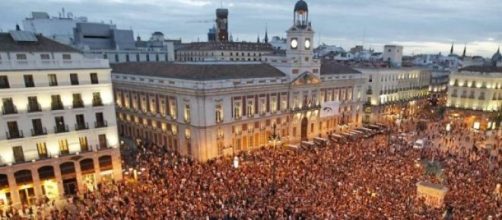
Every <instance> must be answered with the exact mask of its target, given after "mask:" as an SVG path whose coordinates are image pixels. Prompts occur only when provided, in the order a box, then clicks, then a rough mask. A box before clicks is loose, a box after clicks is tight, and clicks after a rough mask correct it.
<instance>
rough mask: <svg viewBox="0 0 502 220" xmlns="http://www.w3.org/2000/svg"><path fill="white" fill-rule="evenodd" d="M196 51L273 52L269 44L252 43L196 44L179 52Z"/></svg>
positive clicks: (188, 44)
mask: <svg viewBox="0 0 502 220" xmlns="http://www.w3.org/2000/svg"><path fill="white" fill-rule="evenodd" d="M185 50H196V51H211V50H223V51H272V50H273V48H272V45H270V44H268V43H251V42H194V43H187V44H182V45H181V47H180V48H179V49H178V50H177V51H185Z"/></svg>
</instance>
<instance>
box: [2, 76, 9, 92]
mask: <svg viewBox="0 0 502 220" xmlns="http://www.w3.org/2000/svg"><path fill="white" fill-rule="evenodd" d="M8 88H10V86H9V79H8V78H7V76H0V89H8Z"/></svg>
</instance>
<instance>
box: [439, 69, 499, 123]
mask: <svg viewBox="0 0 502 220" xmlns="http://www.w3.org/2000/svg"><path fill="white" fill-rule="evenodd" d="M446 105H447V107H449V108H450V110H451V111H450V112H452V114H458V115H463V116H465V117H463V118H465V120H466V123H467V124H468V125H469V126H470V127H472V128H475V129H495V128H499V127H500V121H496V120H494V118H495V116H496V115H497V114H500V112H501V111H502V68H501V67H495V66H469V67H465V68H462V69H460V70H459V71H457V72H454V73H453V74H451V75H450V83H449V84H448V101H447V103H446Z"/></svg>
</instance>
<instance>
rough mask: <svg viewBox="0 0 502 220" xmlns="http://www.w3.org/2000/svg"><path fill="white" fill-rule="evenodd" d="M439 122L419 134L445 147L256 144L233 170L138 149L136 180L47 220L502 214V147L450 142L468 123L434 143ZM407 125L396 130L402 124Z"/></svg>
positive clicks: (226, 162) (373, 141)
mask: <svg viewBox="0 0 502 220" xmlns="http://www.w3.org/2000/svg"><path fill="white" fill-rule="evenodd" d="M439 124H440V123H436V124H435V123H430V124H429V126H428V131H427V132H424V134H422V135H424V136H425V137H427V138H429V137H430V140H431V143H432V144H435V145H444V146H443V148H441V147H438V148H426V149H424V150H414V149H411V148H410V147H409V146H396V145H398V144H397V143H399V142H394V141H392V139H389V138H388V136H387V135H386V134H382V135H378V136H375V137H373V138H370V139H366V140H362V141H357V142H351V143H346V144H331V145H330V146H328V147H324V148H313V149H307V150H289V149H284V148H282V149H276V150H274V149H271V148H268V149H266V148H263V149H260V150H257V151H253V152H251V153H242V154H240V155H239V158H240V166H239V167H238V168H234V167H232V159H231V158H222V159H218V160H214V161H210V162H208V163H199V162H195V161H192V160H190V159H188V158H185V157H181V156H179V155H177V154H175V153H172V152H170V151H169V150H168V149H167V148H164V147H159V146H155V145H143V146H140V148H139V153H137V154H136V158H135V159H136V162H137V163H136V167H139V168H143V169H144V171H143V172H142V173H141V175H139V179H138V181H123V182H117V183H114V184H107V185H100V186H99V190H98V191H97V192H89V193H85V194H83V195H81V196H80V197H76V198H75V199H74V200H73V201H72V204H73V205H72V206H73V209H71V210H73V211H68V210H64V211H53V212H52V213H51V215H52V218H53V219H64V218H66V219H357V218H359V219H383V218H392V219H404V218H406V219H438V218H442V217H446V218H451V219H500V218H502V215H501V213H502V197H501V194H502V192H501V189H500V185H499V187H498V188H497V184H500V183H502V163H501V162H502V154H501V152H500V146H495V148H496V150H493V151H486V150H483V149H477V147H473V148H470V149H469V150H459V149H458V148H456V147H449V146H455V144H449V143H454V142H457V141H462V140H464V139H466V138H467V139H468V138H469V135H466V134H464V132H469V131H468V130H465V129H463V130H462V129H457V130H454V131H453V132H452V133H451V134H450V136H447V137H451V138H444V139H443V141H442V142H441V141H440V142H437V143H436V142H434V141H433V140H434V139H435V138H437V137H435V136H439V132H438V130H439V128H438V127H439ZM405 125H406V124H403V126H402V128H401V129H403V130H406V128H407V127H406V126H405ZM409 128H411V126H410V127H409ZM433 136H434V137H433ZM389 140H391V142H392V144H390V145H389V144H388V141H389ZM498 140H500V139H498ZM466 141H467V140H466ZM499 143H500V142H499ZM440 149H448V150H446V151H443V150H440ZM423 160H429V161H430V160H434V161H439V162H440V164H441V165H442V170H443V172H442V176H441V177H439V178H438V176H437V175H430V174H426V168H425V166H424V164H425V163H422V162H421V161H423ZM274 161H275V162H274ZM274 163H276V164H274ZM274 165H275V167H276V168H275V172H276V178H275V185H274V175H273V172H274V168H273V167H274ZM421 180H428V181H430V182H434V183H441V184H444V185H445V186H447V187H448V188H449V191H448V193H447V195H446V198H445V204H444V207H443V208H441V209H435V208H431V207H428V206H427V205H425V204H424V202H423V200H421V199H418V198H417V196H416V183H417V182H418V181H421ZM446 210H449V211H446Z"/></svg>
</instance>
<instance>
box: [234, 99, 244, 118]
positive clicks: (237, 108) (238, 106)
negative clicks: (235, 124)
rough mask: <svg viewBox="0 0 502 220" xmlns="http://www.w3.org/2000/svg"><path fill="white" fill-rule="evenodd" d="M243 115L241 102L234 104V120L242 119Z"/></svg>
mask: <svg viewBox="0 0 502 220" xmlns="http://www.w3.org/2000/svg"><path fill="white" fill-rule="evenodd" d="M241 113H242V107H241V103H240V102H234V118H240V117H241Z"/></svg>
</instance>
